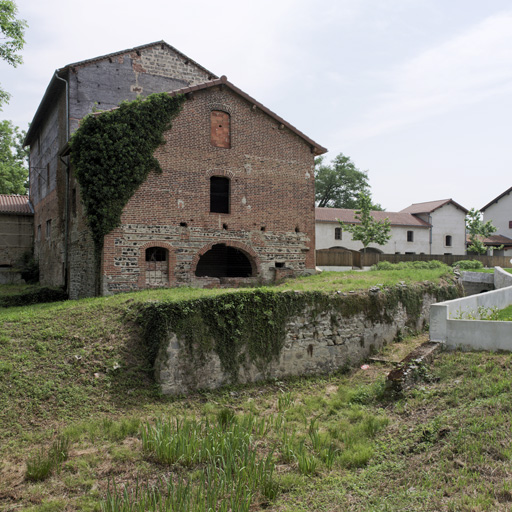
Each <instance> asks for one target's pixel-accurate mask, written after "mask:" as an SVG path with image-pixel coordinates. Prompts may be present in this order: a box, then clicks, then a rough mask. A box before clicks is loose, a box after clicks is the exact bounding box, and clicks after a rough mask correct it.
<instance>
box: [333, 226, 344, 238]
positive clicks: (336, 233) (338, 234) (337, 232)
mask: <svg viewBox="0 0 512 512" xmlns="http://www.w3.org/2000/svg"><path fill="white" fill-rule="evenodd" d="M342 236H343V230H342V229H341V228H334V240H341V237H342Z"/></svg>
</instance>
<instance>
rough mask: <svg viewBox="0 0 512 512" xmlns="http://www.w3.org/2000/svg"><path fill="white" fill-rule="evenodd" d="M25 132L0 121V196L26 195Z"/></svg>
mask: <svg viewBox="0 0 512 512" xmlns="http://www.w3.org/2000/svg"><path fill="white" fill-rule="evenodd" d="M24 138H25V132H24V131H23V130H20V129H19V128H18V127H17V126H14V125H13V124H12V123H11V121H0V194H26V193H27V179H28V169H27V161H28V154H27V153H28V152H27V150H26V149H25V148H24V147H23V140H24Z"/></svg>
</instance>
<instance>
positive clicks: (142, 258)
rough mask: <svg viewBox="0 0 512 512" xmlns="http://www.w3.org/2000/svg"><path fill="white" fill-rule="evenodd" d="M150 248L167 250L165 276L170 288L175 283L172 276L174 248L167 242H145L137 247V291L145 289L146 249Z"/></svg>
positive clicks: (174, 257) (174, 261)
mask: <svg viewBox="0 0 512 512" xmlns="http://www.w3.org/2000/svg"><path fill="white" fill-rule="evenodd" d="M150 247H162V248H163V249H167V275H168V276H169V286H172V285H173V284H174V283H175V282H176V278H175V275H174V269H175V268H176V253H175V251H174V247H173V246H172V245H170V244H168V243H167V242H161V241H160V240H152V241H151V242H146V243H145V244H143V245H141V246H139V259H138V262H137V264H138V267H139V278H138V280H137V285H138V287H139V289H142V288H146V249H149V248H150Z"/></svg>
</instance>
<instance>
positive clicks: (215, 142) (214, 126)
mask: <svg viewBox="0 0 512 512" xmlns="http://www.w3.org/2000/svg"><path fill="white" fill-rule="evenodd" d="M210 141H211V143H212V146H216V147H218V148H225V149H229V148H230V147H231V119H230V115H229V114H228V113H227V112H222V111H221V110H212V112H211V114H210Z"/></svg>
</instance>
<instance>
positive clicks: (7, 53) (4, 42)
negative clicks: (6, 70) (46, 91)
mask: <svg viewBox="0 0 512 512" xmlns="http://www.w3.org/2000/svg"><path fill="white" fill-rule="evenodd" d="M17 15H18V8H17V7H16V4H15V3H14V2H13V1H12V0H0V59H2V60H5V62H7V63H8V64H10V65H11V66H14V67H16V66H18V64H21V63H22V62H23V60H22V58H21V55H19V52H20V51H21V50H22V49H23V46H24V45H25V38H24V36H25V28H26V26H27V22H26V21H25V20H20V19H18V18H17ZM9 98H10V95H9V93H8V92H6V91H4V90H3V89H2V88H1V87H0V110H1V108H2V104H3V103H7V102H8V101H9Z"/></svg>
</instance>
